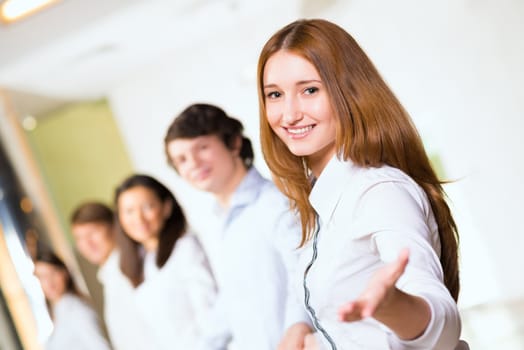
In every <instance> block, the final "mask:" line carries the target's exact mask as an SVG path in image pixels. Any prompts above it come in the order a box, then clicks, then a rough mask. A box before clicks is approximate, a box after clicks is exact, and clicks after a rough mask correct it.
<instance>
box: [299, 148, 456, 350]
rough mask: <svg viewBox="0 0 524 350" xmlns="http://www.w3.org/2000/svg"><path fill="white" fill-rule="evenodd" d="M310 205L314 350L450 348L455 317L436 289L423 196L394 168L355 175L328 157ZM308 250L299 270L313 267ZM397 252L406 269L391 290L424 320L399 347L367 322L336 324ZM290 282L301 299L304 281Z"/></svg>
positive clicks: (431, 227) (432, 234)
mask: <svg viewBox="0 0 524 350" xmlns="http://www.w3.org/2000/svg"><path fill="white" fill-rule="evenodd" d="M310 201H311V203H312V205H313V207H314V209H315V211H316V212H317V213H318V215H319V222H320V230H319V232H318V237H317V240H316V250H317V256H316V259H315V260H314V262H313V265H312V267H311V268H310V270H309V272H308V274H307V277H306V286H307V288H308V289H309V292H310V300H309V305H310V306H311V307H312V309H313V310H314V313H315V314H316V318H317V319H318V322H319V326H320V327H319V331H318V332H317V339H319V340H321V342H322V346H321V348H322V349H332V348H333V347H332V346H331V345H330V343H329V342H328V340H327V337H329V338H331V339H332V341H333V342H334V344H336V348H337V349H338V350H345V349H352V350H353V349H365V350H370V349H377V350H379V349H380V350H384V349H394V350H399V349H406V350H407V349H420V350H428V349H435V350H450V349H454V348H455V346H456V345H457V343H458V338H459V335H460V318H459V314H458V310H457V305H456V303H455V302H454V300H453V298H452V297H451V295H450V293H449V292H448V290H447V289H446V287H445V286H444V284H443V272H442V267H441V264H440V261H439V256H440V240H439V235H438V228H437V225H436V222H435V219H434V217H433V213H432V210H431V206H430V204H429V202H428V199H427V197H426V194H425V193H424V191H423V190H422V189H421V188H420V187H419V186H418V185H417V184H416V183H415V182H414V181H413V180H412V179H411V178H409V177H408V176H407V175H406V174H404V173H403V172H401V171H400V170H398V169H395V168H391V167H388V166H383V167H380V168H361V167H358V166H355V165H354V164H353V163H352V162H350V161H347V162H344V161H340V160H339V159H338V158H337V157H334V158H333V159H332V160H331V161H330V162H329V163H328V165H327V166H326V168H325V169H324V170H323V172H322V174H321V175H320V177H319V178H318V179H317V181H316V183H315V185H314V187H313V190H312V192H311V194H310ZM313 246H314V240H310V241H309V242H308V243H307V244H306V246H305V247H304V248H303V249H302V250H301V257H300V266H301V267H302V269H301V271H304V270H305V268H306V266H307V265H308V264H309V263H310V262H311V260H312V255H313ZM404 247H408V248H409V250H410V257H409V263H408V265H407V268H406V271H405V272H404V274H403V275H402V276H401V278H400V279H399V281H398V282H397V287H398V288H399V289H401V290H403V291H405V292H406V293H409V294H412V295H417V296H420V297H422V298H424V299H425V300H426V301H427V302H428V304H429V306H430V308H431V321H430V323H429V325H428V327H427V330H426V331H425V332H424V334H423V335H421V336H420V337H419V338H417V339H415V340H412V341H403V340H401V339H399V338H398V337H396V336H395V334H394V333H393V332H392V331H391V330H389V329H388V328H387V327H385V326H384V325H382V324H380V323H379V322H377V321H376V320H374V319H371V318H370V319H365V320H362V321H358V322H351V323H348V322H341V321H339V320H338V318H337V310H338V308H339V307H341V306H342V305H344V304H345V303H347V302H348V301H351V300H354V299H356V298H357V297H358V296H359V295H360V293H361V292H362V291H363V289H364V288H365V287H366V286H367V284H368V282H369V280H370V278H371V276H372V274H373V273H374V272H375V271H376V270H377V269H378V268H380V267H381V266H383V265H384V264H385V263H388V262H392V261H394V260H395V259H396V258H397V257H398V255H399V252H400V251H401V249H402V248H404ZM297 277H298V278H297V280H296V283H297V286H299V288H297V290H300V292H301V295H302V298H304V291H305V290H304V287H303V285H302V284H303V275H299V276H297ZM320 328H322V329H323V330H324V332H325V334H322V333H323V332H321V331H320Z"/></svg>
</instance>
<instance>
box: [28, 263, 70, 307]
mask: <svg viewBox="0 0 524 350" xmlns="http://www.w3.org/2000/svg"><path fill="white" fill-rule="evenodd" d="M34 273H35V276H36V278H38V280H39V281H40V285H41V286H42V291H43V292H44V296H45V297H46V299H47V300H49V301H50V302H51V303H55V302H56V301H58V300H59V299H60V298H61V297H62V295H64V293H65V292H66V289H67V281H68V275H67V272H66V271H64V270H63V269H61V268H59V267H58V266H55V265H53V264H50V263H47V262H43V261H37V262H35V272H34Z"/></svg>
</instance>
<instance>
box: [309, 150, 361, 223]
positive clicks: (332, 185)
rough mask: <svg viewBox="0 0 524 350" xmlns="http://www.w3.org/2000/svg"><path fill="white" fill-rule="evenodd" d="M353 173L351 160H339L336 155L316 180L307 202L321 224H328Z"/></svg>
mask: <svg viewBox="0 0 524 350" xmlns="http://www.w3.org/2000/svg"><path fill="white" fill-rule="evenodd" d="M354 172H355V165H354V164H353V162H352V161H351V160H340V159H339V158H338V157H337V156H336V155H334V156H333V158H331V160H330V161H329V162H328V164H327V165H326V167H325V168H324V170H323V171H322V173H321V174H320V176H319V177H318V179H317V180H316V182H315V184H314V186H313V189H312V190H311V193H310V194H309V202H310V203H311V205H312V206H313V209H315V211H316V212H317V214H318V215H319V216H320V221H321V222H323V223H326V222H329V220H330V219H331V216H332V215H333V212H334V211H335V208H336V207H337V204H338V202H339V200H340V197H341V196H342V193H343V192H344V190H345V189H346V188H347V186H346V185H347V183H348V182H349V181H350V178H351V176H352V175H353V174H354Z"/></svg>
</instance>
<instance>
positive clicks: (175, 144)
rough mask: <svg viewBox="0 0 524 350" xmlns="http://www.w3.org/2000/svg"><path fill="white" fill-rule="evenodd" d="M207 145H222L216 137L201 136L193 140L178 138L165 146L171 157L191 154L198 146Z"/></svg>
mask: <svg viewBox="0 0 524 350" xmlns="http://www.w3.org/2000/svg"><path fill="white" fill-rule="evenodd" d="M203 144H207V145H220V144H223V142H222V140H221V139H220V138H219V137H218V136H217V135H214V134H213V135H202V136H197V137H194V138H178V139H175V140H173V141H170V142H169V144H168V145H167V151H168V153H169V155H170V156H171V157H176V156H180V155H184V154H185V153H187V152H192V151H193V150H194V149H196V148H198V147H199V146H201V145H203Z"/></svg>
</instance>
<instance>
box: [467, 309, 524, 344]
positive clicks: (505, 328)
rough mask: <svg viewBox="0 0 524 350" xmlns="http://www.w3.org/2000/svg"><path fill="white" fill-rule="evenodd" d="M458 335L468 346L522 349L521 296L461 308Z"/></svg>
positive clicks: (522, 317) (522, 321) (522, 314)
mask: <svg viewBox="0 0 524 350" xmlns="http://www.w3.org/2000/svg"><path fill="white" fill-rule="evenodd" d="M461 314H462V339H464V340H466V341H467V342H468V343H469V346H470V348H471V350H488V349H489V350H493V349H501V350H522V349H524V299H519V300H514V301H508V302H504V303H494V304H483V305H477V306H474V307H470V308H467V309H463V310H461Z"/></svg>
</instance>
